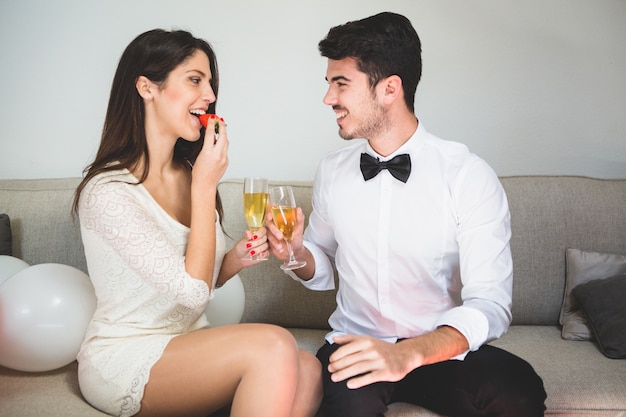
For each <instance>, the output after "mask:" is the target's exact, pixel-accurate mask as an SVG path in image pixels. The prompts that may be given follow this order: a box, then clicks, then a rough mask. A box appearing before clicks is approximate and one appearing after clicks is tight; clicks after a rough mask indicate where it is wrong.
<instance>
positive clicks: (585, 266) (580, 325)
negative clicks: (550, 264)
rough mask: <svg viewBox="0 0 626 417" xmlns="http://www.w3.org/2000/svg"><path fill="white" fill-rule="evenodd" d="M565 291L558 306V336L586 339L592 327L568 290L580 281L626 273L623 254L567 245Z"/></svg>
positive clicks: (590, 334) (589, 336) (570, 338)
mask: <svg viewBox="0 0 626 417" xmlns="http://www.w3.org/2000/svg"><path fill="white" fill-rule="evenodd" d="M565 262H566V265H565V268H566V269H565V272H566V279H565V293H564V294H563V304H562V307H561V315H560V323H561V325H562V326H563V328H562V331H561V336H562V337H563V339H567V340H590V339H592V337H593V335H592V331H591V328H590V327H589V325H588V322H587V319H586V317H585V314H584V312H583V311H582V309H581V307H580V304H579V303H578V302H577V300H576V299H575V297H574V295H573V294H572V290H573V289H574V288H576V287H577V286H578V285H580V284H584V283H586V282H589V281H592V280H597V279H604V278H608V277H611V276H615V275H619V274H624V273H626V255H618V254H610V253H600V252H590V251H583V250H579V249H572V248H568V249H567V250H566V254H565Z"/></svg>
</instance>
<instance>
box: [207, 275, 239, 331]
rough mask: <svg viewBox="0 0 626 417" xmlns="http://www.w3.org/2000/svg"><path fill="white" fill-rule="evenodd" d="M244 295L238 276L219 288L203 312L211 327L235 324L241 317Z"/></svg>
mask: <svg viewBox="0 0 626 417" xmlns="http://www.w3.org/2000/svg"><path fill="white" fill-rule="evenodd" d="M245 304H246V294H245V291H244V288H243V283H242V282H241V278H239V275H235V276H234V277H232V278H231V279H229V280H228V281H226V284H224V285H223V286H222V287H220V288H216V289H215V294H214V296H213V299H212V300H211V301H209V304H208V305H207V307H206V309H205V310H204V312H205V315H206V317H207V319H208V320H209V323H210V324H211V327H218V326H224V325H227V324H237V323H239V322H240V321H241V318H242V317H243V309H244V307H245Z"/></svg>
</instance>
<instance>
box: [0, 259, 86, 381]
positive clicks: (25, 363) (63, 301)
mask: <svg viewBox="0 0 626 417" xmlns="http://www.w3.org/2000/svg"><path fill="white" fill-rule="evenodd" d="M95 309H96V296H95V292H94V288H93V285H92V284H91V281H90V280H89V277H88V276H87V275H86V274H85V273H83V272H82V271H80V270H78V269H76V268H73V267H71V266H67V265H61V264H39V265H34V266H31V267H28V268H25V269H23V270H21V271H19V272H18V273H16V274H15V275H13V276H12V277H11V278H10V279H8V280H7V281H6V282H5V283H4V284H3V285H2V286H0V365H2V366H6V367H8V368H12V369H16V370H18V371H27V372H41V371H49V370H53V369H57V368H61V367H63V366H65V365H67V364H69V363H71V362H72V361H74V360H75V359H76V355H77V354H78V351H79V349H80V345H81V343H82V341H83V338H84V336H85V331H86V329H87V325H88V324H89V321H90V320H91V317H92V315H93V313H94V311H95Z"/></svg>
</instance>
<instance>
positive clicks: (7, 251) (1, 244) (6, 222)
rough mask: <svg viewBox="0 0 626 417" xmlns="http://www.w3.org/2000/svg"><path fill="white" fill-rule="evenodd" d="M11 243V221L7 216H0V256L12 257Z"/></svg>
mask: <svg viewBox="0 0 626 417" xmlns="http://www.w3.org/2000/svg"><path fill="white" fill-rule="evenodd" d="M12 241H13V237H12V235H11V220H10V219H9V216H8V215H7V214H4V213H3V214H0V255H8V256H12V255H13V249H12Z"/></svg>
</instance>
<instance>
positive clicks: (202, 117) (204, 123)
mask: <svg viewBox="0 0 626 417" xmlns="http://www.w3.org/2000/svg"><path fill="white" fill-rule="evenodd" d="M199 119H200V123H202V126H204V127H207V125H208V124H209V120H215V133H219V130H220V127H219V124H218V120H221V121H224V119H222V118H221V117H219V116H218V115H217V114H201V115H200V116H199Z"/></svg>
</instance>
